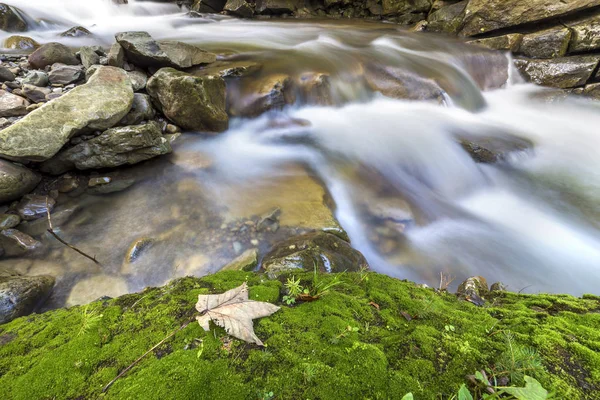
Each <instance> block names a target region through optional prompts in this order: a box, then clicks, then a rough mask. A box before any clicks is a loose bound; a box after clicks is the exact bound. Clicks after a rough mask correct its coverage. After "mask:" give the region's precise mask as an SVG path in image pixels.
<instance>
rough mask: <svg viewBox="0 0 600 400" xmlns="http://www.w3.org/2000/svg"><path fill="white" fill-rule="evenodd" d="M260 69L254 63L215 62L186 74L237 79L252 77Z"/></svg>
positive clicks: (258, 65)
mask: <svg viewBox="0 0 600 400" xmlns="http://www.w3.org/2000/svg"><path fill="white" fill-rule="evenodd" d="M261 68H262V65H261V64H258V63H256V62H254V61H216V62H214V63H212V64H210V65H208V66H201V67H195V68H192V69H190V70H188V71H187V72H188V73H190V74H192V75H194V76H207V75H218V76H220V77H222V78H230V77H234V78H239V77H243V76H247V75H252V74H254V73H256V72H258V71H260V69H261Z"/></svg>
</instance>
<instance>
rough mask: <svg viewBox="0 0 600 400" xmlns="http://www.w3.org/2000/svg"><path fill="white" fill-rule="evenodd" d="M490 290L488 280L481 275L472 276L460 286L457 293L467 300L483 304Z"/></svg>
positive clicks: (479, 304) (478, 304)
mask: <svg viewBox="0 0 600 400" xmlns="http://www.w3.org/2000/svg"><path fill="white" fill-rule="evenodd" d="M488 292H489V289H488V284H487V281H486V280H485V278H484V277H481V276H472V277H470V278H468V279H467V280H465V281H464V282H463V283H461V284H460V285H459V286H458V290H457V292H456V294H457V295H458V296H459V297H461V298H464V299H465V300H467V301H470V302H471V303H473V304H475V305H477V306H483V304H484V302H485V300H484V297H485V296H487V294H488Z"/></svg>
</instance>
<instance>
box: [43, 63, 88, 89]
mask: <svg viewBox="0 0 600 400" xmlns="http://www.w3.org/2000/svg"><path fill="white" fill-rule="evenodd" d="M84 77H85V71H84V69H83V67H82V66H81V65H65V64H53V65H52V70H50V74H49V75H48V79H49V80H50V83H51V84H53V85H69V84H71V83H75V82H78V81H80V80H83V78H84Z"/></svg>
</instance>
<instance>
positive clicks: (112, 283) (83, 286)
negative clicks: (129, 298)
mask: <svg viewBox="0 0 600 400" xmlns="http://www.w3.org/2000/svg"><path fill="white" fill-rule="evenodd" d="M127 292H128V288H127V283H126V282H125V280H124V279H123V278H119V277H116V276H110V275H96V276H93V277H91V278H87V279H85V280H81V281H79V282H77V284H75V286H73V289H71V293H70V294H69V298H68V299H67V306H75V305H78V304H84V303H89V302H90V301H94V300H98V299H99V298H101V297H104V296H108V297H118V296H121V295H123V294H126V293H127Z"/></svg>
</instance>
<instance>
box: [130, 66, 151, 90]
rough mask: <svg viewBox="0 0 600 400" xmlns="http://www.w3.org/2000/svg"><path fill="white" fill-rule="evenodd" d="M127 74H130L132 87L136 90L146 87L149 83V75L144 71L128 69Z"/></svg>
mask: <svg viewBox="0 0 600 400" xmlns="http://www.w3.org/2000/svg"><path fill="white" fill-rule="evenodd" d="M127 75H128V76H129V80H130V81H131V87H132V88H133V91H134V92H137V91H138V90H143V89H145V88H146V84H147V83H148V75H146V73H145V72H144V71H142V70H139V69H136V70H133V71H127Z"/></svg>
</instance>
